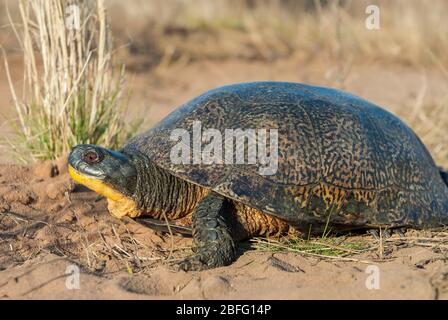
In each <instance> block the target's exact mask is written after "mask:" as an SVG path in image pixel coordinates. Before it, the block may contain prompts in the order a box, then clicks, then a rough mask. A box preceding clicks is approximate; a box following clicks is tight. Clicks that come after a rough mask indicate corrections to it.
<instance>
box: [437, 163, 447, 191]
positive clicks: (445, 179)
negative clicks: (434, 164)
mask: <svg viewBox="0 0 448 320" xmlns="http://www.w3.org/2000/svg"><path fill="white" fill-rule="evenodd" d="M439 172H440V176H441V177H442V180H443V181H444V182H445V184H446V186H447V187H448V172H447V171H446V170H444V169H443V168H440V167H439Z"/></svg>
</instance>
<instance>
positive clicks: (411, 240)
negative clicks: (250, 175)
mask: <svg viewBox="0 0 448 320" xmlns="http://www.w3.org/2000/svg"><path fill="white" fill-rule="evenodd" d="M329 65H330V62H329V61H317V62H310V63H301V64H300V65H299V64H298V63H296V62H295V61H294V60H288V61H279V62H274V63H272V64H267V63H261V62H251V63H248V62H247V61H245V62H243V61H223V62H219V63H216V62H209V61H202V62H197V63H192V64H188V65H184V64H181V63H178V64H175V65H173V66H171V67H170V68H167V69H165V68H163V69H159V70H157V72H156V73H155V74H148V73H146V72H142V73H137V74H134V75H131V76H130V77H128V79H129V84H130V86H132V87H133V91H132V98H131V106H130V110H129V117H130V118H132V117H133V116H135V115H137V114H142V110H144V114H145V115H146V120H145V126H146V127H149V126H150V125H152V124H153V123H155V122H157V121H158V120H160V119H161V118H163V117H164V116H165V115H166V114H167V113H169V112H170V111H171V110H172V109H173V108H174V107H175V106H177V105H179V104H181V103H183V102H185V101H187V100H188V99H190V98H192V97H194V96H195V95H197V94H200V93H202V92H204V91H206V90H208V89H211V88H213V87H216V86H219V85H223V84H226V83H231V82H241V81H251V80H282V81H300V82H307V83H315V84H321V85H330V86H338V87H342V88H345V89H347V90H349V91H351V92H353V93H355V94H358V95H361V96H363V97H365V98H367V99H370V100H372V101H374V102H376V103H378V104H380V105H387V106H389V107H390V108H391V109H392V110H398V112H399V113H406V112H407V111H406V110H405V109H403V108H405V107H406V106H411V105H412V103H413V102H414V101H415V99H416V97H417V96H418V94H419V90H420V88H421V87H422V82H423V77H422V74H421V73H420V72H418V71H415V70H411V69H410V68H406V67H394V68H389V67H384V66H381V67H380V66H374V65H372V66H368V65H365V66H362V67H351V66H347V65H345V64H344V63H341V64H339V65H335V66H332V67H329ZM349 67H350V72H348V71H347V72H346V73H347V75H346V76H345V75H344V73H345V71H344V70H346V69H348V68H349ZM0 74H4V73H3V70H0ZM13 74H15V75H19V76H20V67H17V68H16V69H14V65H13ZM16 79H17V77H16ZM5 80H6V79H5V78H4V77H1V78H0V96H1V99H0V114H1V115H2V118H3V119H11V118H12V117H13V114H14V113H13V112H12V108H11V106H12V103H11V99H10V98H9V94H8V89H7V84H6V81H5ZM426 80H427V88H428V92H427V95H426V99H427V100H428V99H429V100H430V99H437V97H440V96H443V95H444V94H445V92H444V87H443V85H442V84H441V82H442V81H441V75H439V74H438V73H436V72H434V73H431V74H429V75H427V78H426ZM19 84H20V83H19ZM391 88H393V90H391ZM0 128H1V129H0V132H1V133H2V135H6V136H7V135H8V134H9V133H10V126H9V125H8V123H7V122H3V123H2V124H1V127H0ZM13 161H14V158H11V156H9V155H7V153H6V152H2V154H1V156H0V162H1V163H3V164H2V165H0V298H14V299H15V298H18V299H24V298H25V299H29V298H31V299H41V298H44V299H52V298H55V299H65V298H79V299H100V298H106V299H165V298H174V299H203V298H205V299H218V298H219V299H221V298H222V299H411V298H412V299H447V298H448V264H447V260H448V250H447V247H448V246H447V242H448V234H447V233H443V232H442V233H439V234H437V235H435V234H434V233H429V232H426V233H425V232H414V231H409V232H407V233H406V237H405V238H404V239H401V238H399V236H398V235H394V236H393V238H392V239H390V240H388V241H384V242H381V243H380V241H379V240H377V239H375V238H373V237H372V236H370V235H369V236H368V235H365V236H359V237H360V239H361V240H362V241H365V242H368V243H370V244H371V248H373V249H372V250H367V251H366V252H363V253H359V254H354V255H350V258H349V259H352V260H350V261H348V260H339V259H333V260H330V259H322V258H319V257H311V256H305V255H301V254H296V253H273V252H262V251H259V250H247V249H248V247H249V244H248V243H245V244H242V246H241V255H240V256H239V258H238V260H237V261H236V262H235V263H234V264H232V265H231V266H229V267H224V268H218V269H215V270H209V271H204V272H189V273H185V272H182V271H175V270H174V268H173V267H172V265H173V264H175V262H176V261H178V260H179V259H181V258H182V257H184V256H186V255H188V254H190V253H191V250H190V246H191V239H189V238H183V237H180V236H178V235H175V236H174V238H171V237H170V236H169V235H166V234H161V233H158V232H155V231H153V230H151V229H148V228H145V227H143V226H141V225H139V224H138V223H136V222H134V221H131V220H125V221H119V220H116V219H114V218H112V217H110V216H109V214H108V213H107V209H106V204H105V201H104V200H100V201H95V199H96V195H95V194H94V193H92V192H90V191H88V190H86V189H84V188H82V187H80V186H75V185H74V184H73V183H72V182H71V181H70V179H69V177H68V175H67V173H66V165H65V162H64V160H61V161H58V162H55V163H44V164H39V165H35V166H28V167H23V166H18V165H11V164H7V163H11V162H13ZM435 236H437V237H438V238H439V240H438V241H437V242H435V241H433V240H434V237H435ZM444 237H446V238H444ZM440 239H442V240H440ZM173 243H174V244H175V246H174V248H175V250H174V251H173V250H172V244H173ZM372 266H376V267H378V269H376V267H372ZM78 268H79V271H80V275H79V283H78V281H77V280H78V278H77V277H76V276H75V277H74V276H72V275H71V272H72V271H73V270H75V271H76V269H78ZM372 270H374V271H375V270H377V271H378V272H379V273H378V274H376V273H375V272H374V273H375V275H378V277H375V278H374V283H375V284H378V285H379V287H378V288H377V289H375V288H374V289H369V288H368V287H369V285H366V281H367V284H369V283H372V282H370V280H371V279H372V278H369V276H372V274H370V273H369V272H370V271H372ZM78 284H79V285H78Z"/></svg>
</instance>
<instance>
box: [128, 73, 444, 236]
mask: <svg viewBox="0 0 448 320" xmlns="http://www.w3.org/2000/svg"><path fill="white" fill-rule="evenodd" d="M198 121H200V125H201V130H202V133H203V132H205V131H206V130H207V129H215V130H218V131H219V132H220V133H221V135H222V140H223V144H222V146H223V147H222V154H223V155H224V153H225V152H227V149H226V148H225V146H230V145H233V146H234V150H240V151H241V150H242V148H243V149H245V150H246V152H247V151H248V147H247V143H246V144H241V141H240V145H234V144H237V142H235V141H233V140H232V139H231V138H226V137H227V136H226V134H225V133H226V130H229V129H234V130H237V129H241V130H248V129H254V130H255V131H256V132H257V133H258V132H261V131H259V130H268V131H266V133H267V132H269V133H270V132H272V131H269V130H272V129H275V130H277V133H278V135H277V141H278V153H277V154H278V162H277V170H276V171H275V173H273V174H271V175H266V174H264V175H263V174H260V166H261V164H257V163H255V164H248V163H247V161H245V162H244V163H242V164H236V163H235V161H225V159H223V162H218V161H215V162H214V163H209V164H207V163H203V161H202V162H201V163H199V162H200V161H199V162H198V161H197V162H196V163H190V164H185V163H183V164H182V163H174V162H175V161H172V158H171V157H170V155H171V152H172V150H173V148H175V147H176V146H178V144H179V140H178V139H173V137H172V133H173V130H175V129H183V130H184V131H183V132H186V133H188V134H189V136H190V138H191V139H190V142H192V141H193V140H194V139H193V138H194V136H193V135H194V134H195V133H194V126H195V124H196V130H197V128H198V127H197V124H198ZM196 134H197V133H196ZM197 137H198V136H196V140H195V141H197V140H198V139H197ZM199 137H200V136H199ZM258 137H260V136H259V135H258ZM229 139H230V140H231V142H230V144H229V145H226V143H227V142H228V141H229ZM271 140H272V141H269V143H270V142H273V141H274V139H273V138H271ZM259 141H260V140H258V142H259ZM190 142H187V144H188V143H190ZM196 143H198V142H196ZM273 143H274V142H273ZM192 145H193V142H192V143H191V144H190V146H189V147H190V150H193V151H192V154H193V153H194V149H193V146H192ZM206 145H207V141H202V148H204V146H206ZM267 147H268V149H269V144H267ZM224 149H225V150H224ZM257 149H258V147H257ZM136 151H137V152H140V153H143V154H145V155H146V156H148V157H149V158H150V159H151V160H152V161H153V162H154V163H156V164H157V165H158V166H160V167H161V168H164V169H165V170H167V171H169V172H170V173H172V174H173V175H175V176H177V177H179V178H181V179H184V180H187V181H189V182H192V183H195V184H198V185H201V186H203V187H206V188H209V189H211V190H213V191H215V192H217V193H219V194H222V195H224V196H226V197H228V198H231V199H234V200H236V201H239V202H241V203H243V204H245V205H247V206H250V207H253V208H256V209H259V210H261V211H263V212H265V213H267V214H270V215H273V216H275V217H278V218H280V219H283V220H285V221H287V222H289V223H290V224H292V225H294V226H296V227H298V228H301V227H303V228H304V227H305V226H308V225H310V224H311V225H322V224H325V223H327V222H328V221H329V222H331V223H332V225H333V226H334V227H336V228H337V227H339V228H341V229H356V228H365V227H372V226H383V225H387V226H414V227H425V226H436V225H441V224H446V223H447V222H448V188H447V186H446V185H445V183H444V182H443V181H442V179H441V176H440V172H439V170H438V168H437V167H436V165H435V164H434V161H433V159H432V158H431V155H430V153H429V152H428V150H427V149H426V148H425V146H424V145H423V144H422V142H421V141H420V139H419V138H418V137H417V136H416V134H415V133H414V132H413V131H412V130H411V129H410V128H409V127H408V126H406V125H405V124H404V123H403V122H402V121H400V120H399V119H398V118H397V117H396V116H394V115H393V114H391V113H389V112H387V111H385V110H384V109H382V108H380V107H378V106H376V105H374V104H372V103H370V102H368V101H366V100H364V99H362V98H359V97H356V96H354V95H351V94H348V93H346V92H343V91H340V90H336V89H330V88H324V87H316V86H309V85H304V84H299V83H283V82H255V83H242V84H235V85H229V86H225V87H221V88H217V89H214V90H211V91H208V92H206V93H205V94H203V95H201V96H199V97H197V98H195V99H193V100H191V101H190V102H188V103H186V104H184V105H182V106H181V107H179V108H178V109H177V110H175V111H174V112H173V113H171V114H170V115H169V116H167V117H166V118H165V119H163V120H162V121H161V122H160V123H159V124H158V125H157V126H155V127H154V128H152V129H150V130H149V131H147V132H145V133H143V134H141V135H138V136H136V137H134V138H133V139H131V140H130V141H129V142H128V143H127V144H126V145H125V147H124V148H123V152H126V153H128V154H132V153H133V152H136ZM215 151H216V150H215ZM192 157H193V156H192ZM222 158H225V157H224V156H222ZM228 160H232V159H231V158H230V157H229V158H228ZM233 160H235V158H234V159H233ZM245 160H247V158H245ZM192 162H193V161H192ZM224 162H225V163H224Z"/></svg>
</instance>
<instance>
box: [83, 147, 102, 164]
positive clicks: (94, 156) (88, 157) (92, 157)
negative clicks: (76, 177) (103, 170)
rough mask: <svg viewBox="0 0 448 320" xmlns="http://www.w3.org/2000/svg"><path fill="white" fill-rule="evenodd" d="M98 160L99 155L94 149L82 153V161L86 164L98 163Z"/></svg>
mask: <svg viewBox="0 0 448 320" xmlns="http://www.w3.org/2000/svg"><path fill="white" fill-rule="evenodd" d="M100 160H101V159H100V155H99V154H98V152H96V151H95V150H88V151H87V152H86V153H84V161H85V162H87V163H88V164H93V163H98V162H100Z"/></svg>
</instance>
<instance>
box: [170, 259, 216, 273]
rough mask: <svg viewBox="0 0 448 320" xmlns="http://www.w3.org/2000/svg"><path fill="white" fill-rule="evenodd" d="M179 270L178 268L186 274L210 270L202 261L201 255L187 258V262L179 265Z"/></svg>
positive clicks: (184, 261)
mask: <svg viewBox="0 0 448 320" xmlns="http://www.w3.org/2000/svg"><path fill="white" fill-rule="evenodd" d="M177 268H178V270H183V271H186V272H188V271H202V270H206V269H209V267H208V266H207V264H206V263H204V262H203V261H202V260H201V257H200V256H199V255H194V256H191V257H188V258H186V259H185V260H182V261H181V262H180V263H179V264H178V265H177Z"/></svg>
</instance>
